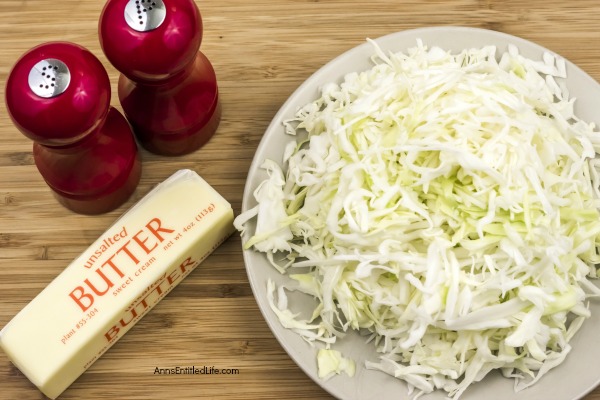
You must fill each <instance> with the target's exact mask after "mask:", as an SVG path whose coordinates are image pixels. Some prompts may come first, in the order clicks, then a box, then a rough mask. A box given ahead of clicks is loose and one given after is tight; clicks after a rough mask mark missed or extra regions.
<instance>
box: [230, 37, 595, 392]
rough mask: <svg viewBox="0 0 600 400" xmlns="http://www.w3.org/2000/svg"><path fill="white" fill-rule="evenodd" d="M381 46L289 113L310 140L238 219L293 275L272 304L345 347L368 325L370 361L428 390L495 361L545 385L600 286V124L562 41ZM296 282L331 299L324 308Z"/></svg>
mask: <svg viewBox="0 0 600 400" xmlns="http://www.w3.org/2000/svg"><path fill="white" fill-rule="evenodd" d="M373 45H374V49H375V55H374V56H373V57H372V61H373V64H374V65H373V67H372V68H370V69H369V70H366V71H363V72H356V73H350V74H347V75H346V76H345V77H344V79H343V81H342V82H341V83H330V84H327V85H325V86H323V87H322V90H321V97H320V98H318V99H317V100H315V101H314V102H311V103H310V104H307V105H305V106H303V107H302V108H300V109H299V110H298V112H297V114H296V116H295V118H294V119H293V120H290V121H286V122H285V132H286V133H287V134H292V135H295V134H296V133H302V132H304V131H305V132H306V133H308V137H307V138H306V139H303V136H301V135H298V136H297V141H296V144H295V145H293V144H290V145H288V146H286V149H285V152H284V153H285V154H284V159H283V160H281V161H282V162H283V168H282V167H280V165H279V164H278V163H277V162H275V161H273V160H268V161H266V162H265V164H264V165H263V168H265V169H266V170H267V171H268V173H269V178H268V179H267V180H265V181H264V182H263V183H262V184H261V186H260V187H259V189H257V191H256V193H255V197H256V200H257V203H258V205H257V206H256V207H255V208H253V209H251V210H248V211H246V212H245V213H243V214H242V215H240V216H239V217H238V218H237V220H236V227H237V228H238V230H240V231H242V230H244V229H245V226H246V224H247V222H248V221H250V220H251V219H253V218H256V219H257V221H258V223H257V228H256V231H254V232H248V231H247V230H246V231H245V232H244V233H243V238H244V243H245V247H246V248H253V249H255V250H257V251H260V252H264V253H265V254H266V256H267V257H268V259H269V261H270V262H271V263H272V264H273V265H274V267H275V268H277V269H278V270H279V271H280V272H281V273H284V274H290V277H291V278H292V279H290V281H289V284H288V283H286V284H285V285H283V286H281V287H280V288H276V287H275V285H274V283H273V282H272V281H269V284H268V288H267V291H268V293H269V301H270V304H271V308H272V309H273V311H275V312H276V313H277V315H278V317H279V319H280V320H281V321H282V323H283V324H284V326H286V327H287V328H289V329H293V330H294V331H295V332H297V333H298V334H300V335H302V337H303V338H304V339H305V340H307V341H308V342H309V343H314V342H315V341H320V342H325V343H326V345H327V346H328V348H329V347H332V346H335V342H336V339H340V340H341V339H342V338H343V336H344V334H345V333H346V332H348V331H350V330H357V331H360V332H361V333H362V334H364V333H365V332H367V340H370V341H371V342H372V343H373V348H374V349H375V350H376V351H377V352H378V353H380V361H379V362H366V363H365V366H366V367H367V368H370V369H376V370H380V371H383V372H385V373H388V374H390V375H392V376H395V377H397V378H400V379H403V380H404V381H406V382H407V384H408V387H409V390H410V391H411V392H413V393H415V395H416V396H419V395H421V394H423V393H430V392H432V391H434V390H443V391H445V392H447V394H448V395H449V396H450V397H451V398H453V399H455V400H456V399H458V398H459V397H460V396H461V395H462V394H463V393H464V391H465V390H466V389H467V388H468V386H469V385H470V384H472V383H474V382H477V381H480V380H481V379H483V378H484V377H485V376H486V375H487V374H488V373H489V372H490V371H492V370H499V371H501V372H502V374H503V375H504V376H506V377H512V378H515V379H516V384H515V388H516V390H520V389H523V388H525V387H527V386H530V385H531V384H533V383H535V382H537V381H538V380H539V379H540V378H541V377H542V376H543V375H544V374H545V373H546V372H547V371H548V370H550V369H552V368H554V367H556V366H557V365H559V364H560V363H561V362H562V361H563V360H564V359H565V357H566V356H567V354H568V353H569V351H570V349H571V347H570V345H569V341H570V340H571V338H572V337H573V335H574V334H575V333H576V332H577V330H578V329H579V328H580V326H581V325H582V323H583V321H584V320H585V319H586V318H588V317H589V316H590V312H589V310H588V308H587V305H586V301H587V299H589V298H591V297H597V296H598V295H600V290H599V289H598V287H597V286H596V285H595V284H594V283H593V282H592V280H593V279H595V278H597V271H596V268H595V264H597V263H599V262H600V257H599V254H598V246H599V244H600V213H599V211H598V209H599V206H600V200H599V198H600V192H599V189H598V183H599V180H598V171H597V169H598V161H596V160H595V159H594V157H595V156H596V153H597V152H598V151H599V149H600V134H599V133H598V131H597V129H596V127H595V125H594V124H591V123H587V122H585V121H582V120H580V119H579V118H578V117H577V116H576V115H575V114H574V108H573V106H574V102H575V100H574V99H571V98H569V95H568V92H567V91H566V88H564V84H563V83H562V82H561V80H560V79H559V78H564V77H565V76H566V68H565V62H564V60H561V59H557V58H556V57H555V56H553V55H551V54H544V56H543V59H542V60H540V61H535V60H530V59H527V58H525V57H523V56H522V55H520V54H519V52H518V50H517V48H516V47H514V46H509V48H508V51H507V52H505V53H502V54H499V57H497V49H496V48H495V47H493V46H487V47H483V48H473V49H466V50H464V51H461V52H458V53H452V52H449V51H446V50H443V49H441V48H439V47H432V48H428V47H427V46H425V45H424V44H423V43H422V42H421V41H417V45H416V46H415V47H413V48H411V49H409V50H408V51H407V52H404V53H402V52H398V53H384V52H383V51H382V50H381V49H380V48H379V47H378V46H377V45H376V44H375V43H374V42H373ZM285 290H299V291H301V292H303V293H306V294H308V295H310V296H312V297H314V298H315V299H316V300H317V306H316V308H315V309H314V311H313V314H312V317H311V319H310V320H300V319H299V317H298V315H297V314H294V313H293V311H290V310H289V309H288V304H287V298H286V297H285ZM275 292H277V294H278V296H277V298H278V301H277V303H276V300H275V296H274V294H275ZM324 354H328V353H324ZM321 357H325V356H324V355H322V356H321Z"/></svg>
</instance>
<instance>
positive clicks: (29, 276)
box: [0, 0, 600, 400]
mask: <svg viewBox="0 0 600 400" xmlns="http://www.w3.org/2000/svg"><path fill="white" fill-rule="evenodd" d="M103 4H104V2H103V1H98V0H97V1H90V0H88V1H83V0H60V1H55V0H53V1H50V0H2V2H1V3H0V97H1V98H2V99H3V98H4V87H5V83H6V78H7V76H8V73H9V71H10V69H11V67H12V65H13V64H14V62H15V61H16V60H17V58H18V57H19V56H20V55H21V54H22V53H23V52H25V51H26V50H28V49H29V48H31V47H33V46H35V45H37V44H39V43H42V42H45V41H54V40H67V41H72V42H76V43H79V44H81V45H83V46H85V47H87V48H88V49H90V50H91V51H92V52H94V53H95V54H96V55H97V56H98V57H99V58H100V60H101V61H102V62H103V63H104V65H105V67H106V68H107V70H108V72H109V75H110V77H111V83H112V88H113V100H112V104H113V105H114V106H115V107H117V108H119V109H120V105H119V104H118V100H117V97H116V94H115V91H116V82H117V78H118V74H117V72H116V71H115V70H114V68H113V67H112V66H111V65H110V64H109V63H108V62H107V60H106V58H105V57H104V55H103V54H102V52H101V50H100V46H99V42H98V35H97V20H98V16H99V14H100V11H101V9H102V7H103ZM197 4H198V6H199V7H200V10H201V12H202V15H203V19H204V41H203V44H202V50H203V52H204V53H205V54H206V55H207V56H208V58H209V59H210V60H211V62H212V63H213V65H214V67H215V69H216V71H217V75H218V81H219V85H220V90H221V99H222V103H223V119H222V122H221V125H220V127H219V130H218V132H217V134H216V136H215V137H214V138H213V139H212V140H211V141H210V142H209V143H208V144H207V145H206V146H205V147H203V148H202V149H200V150H199V151H197V152H195V153H193V154H190V155H186V156H182V157H176V158H166V157H160V156H155V155H152V154H149V153H147V152H145V151H142V156H143V175H142V179H141V182H140V185H139V187H138V188H137V190H136V192H135V194H134V195H133V196H132V198H131V199H130V200H129V201H128V202H127V203H126V204H125V205H123V206H122V207H120V208H119V209H118V210H116V211H114V212H111V213H108V214H105V215H101V216H93V217H89V216H80V215H76V214H74V213H71V212H69V211H67V210H66V209H64V208H62V207H61V206H60V205H59V204H58V203H57V202H56V201H55V199H54V198H53V196H52V194H51V193H50V191H49V189H48V188H47V186H46V185H45V184H44V182H43V181H42V178H41V177H40V175H39V174H38V172H37V169H36V167H35V165H34V164H33V159H32V154H31V149H32V144H31V142H30V141H29V140H28V139H26V138H25V137H24V136H22V135H21V134H20V133H18V132H17V130H16V129H15V128H14V126H13V125H12V123H11V121H10V120H9V117H8V113H7V111H6V107H5V106H4V102H3V101H2V103H1V104H2V105H1V106H0V327H2V326H4V325H5V324H6V323H7V322H8V321H9V320H10V319H11V318H12V317H13V316H14V315H15V314H16V313H17V312H18V311H19V310H20V309H21V308H22V307H24V306H25V305H26V304H27V303H28V302H29V301H30V300H31V299H32V298H33V297H34V296H35V295H36V294H37V293H38V292H39V291H40V290H41V289H42V288H44V287H45V286H46V285H47V284H48V283H49V282H50V281H51V280H52V279H53V278H54V277H55V276H56V275H57V274H59V273H60V272H61V271H62V269H63V268H64V267H65V266H66V265H67V264H68V263H69V262H70V261H71V260H72V259H73V258H74V257H76V256H77V255H79V254H80V253H81V252H82V251H83V250H85V249H86V248H87V246H88V245H89V244H91V242H92V241H93V240H95V239H96V238H97V237H98V236H99V235H100V234H101V233H102V232H103V231H104V230H105V229H106V228H107V227H108V226H109V225H110V224H111V223H112V221H114V220H115V219H116V217H117V216H119V215H120V214H121V213H122V212H124V211H125V210H126V209H127V208H128V207H129V206H131V205H132V204H133V203H134V202H135V201H136V200H138V199H139V198H141V197H142V196H143V195H144V194H145V193H146V192H147V191H148V190H149V188H151V187H152V186H154V185H156V184H157V183H159V182H161V181H162V180H163V179H165V178H166V177H167V176H169V175H171V174H172V173H173V172H174V171H176V170H178V169H181V168H191V169H194V170H195V171H197V172H198V173H199V174H200V175H202V176H203V177H204V178H205V179H206V180H207V181H208V182H209V183H210V184H211V185H213V186H214V187H215V188H216V189H217V190H218V191H219V192H220V193H221V194H222V195H223V196H225V197H226V198H227V199H228V200H229V201H230V202H231V203H232V204H233V207H234V210H235V211H236V213H237V212H239V210H240V206H241V199H242V192H243V188H244V183H245V179H246V173H247V171H248V167H249V165H250V162H251V160H252V157H253V154H254V151H255V149H256V147H257V145H258V143H259V141H260V139H261V137H262V135H263V133H264V131H265V129H266V127H267V125H268V124H269V122H270V120H271V118H272V117H273V116H274V114H275V113H276V111H277V110H278V108H279V107H280V106H281V105H282V104H283V102H284V101H285V100H286V98H287V97H288V96H289V95H290V94H291V93H292V92H293V91H294V90H295V89H296V87H297V86H298V85H300V84H301V83H302V82H303V81H304V80H305V79H307V78H308V77H309V76H310V75H311V74H312V73H313V72H314V71H315V70H317V69H318V68H319V67H321V66H322V65H323V64H325V63H326V62H328V61H329V60H331V59H332V58H334V57H335V56H337V55H339V54H340V53H342V52H344V51H346V50H349V49H350V48H352V47H355V46H357V45H359V44H361V43H363V41H364V39H365V38H367V37H378V36H382V35H385V34H388V33H392V32H396V31H401V30H405V29H410V28H417V27H425V26H439V25H462V26H473V27H480V28H487V29H492V30H497V31H502V32H506V33H509V34H513V35H517V36H520V37H523V38H525V39H528V40H531V41H534V42H537V43H538V44H540V45H542V46H545V47H548V48H550V49H552V50H553V51H555V52H557V53H559V54H561V55H563V56H564V57H566V58H568V59H570V60H571V61H573V62H575V63H576V64H578V65H579V66H580V67H581V68H583V69H584V70H585V71H586V72H587V73H589V74H590V75H591V76H592V77H594V78H595V79H596V80H599V79H600V26H599V21H600V2H598V1H597V0H587V1H586V0H579V1H564V0H528V1H523V0H450V1H440V0H438V1H414V0H406V1H401V0H397V1H391V0H390V1H382V0H370V1H348V0H346V1H342V0H321V1H319V0H257V1H252V2H249V1H247V0H206V1H198V2H197ZM187 365H195V366H208V367H215V368H218V369H221V368H236V369H239V374H237V375H205V376H198V375H190V376H185V375H179V376H157V375H154V374H153V372H154V369H155V368H156V367H159V368H170V367H173V366H187ZM590 367H592V368H594V366H590ZM40 398H43V396H42V395H41V394H40V393H39V392H38V391H37V390H36V389H35V388H34V387H33V385H32V384H30V383H29V381H28V380H27V379H26V378H25V377H24V376H23V375H22V374H21V373H20V372H19V371H18V370H17V369H16V368H15V367H13V366H12V365H11V364H10V362H9V361H8V360H7V358H6V356H5V355H4V354H3V353H2V354H0V399H11V400H13V399H21V400H23V399H40ZM61 398H63V399H188V398H190V399H191V398H196V399H212V398H215V399H216V398H218V399H293V398H298V399H328V398H331V396H329V395H328V394H327V393H326V392H325V391H323V390H322V389H321V388H320V387H319V386H318V385H317V384H316V383H314V382H312V381H311V380H310V379H309V378H308V377H307V376H306V375H305V374H304V373H303V372H302V371H301V370H300V368H299V367H298V366H296V365H295V364H294V362H293V361H292V360H291V359H290V358H289V357H288V356H287V354H286V353H285V352H284V351H283V349H282V348H281V346H280V345H279V343H278V342H277V340H276V339H275V338H274V336H273V335H272V334H271V332H270V330H269V328H268V327H267V324H266V323H265V321H264V319H263V317H262V315H261V313H260V311H259V309H258V307H257V305H256V302H255V300H254V298H253V295H252V292H251V289H250V286H249V283H248V279H247V276H246V272H245V269H244V264H243V260H242V255H241V245H240V239H239V236H238V235H234V236H233V237H231V238H230V239H229V240H228V241H227V242H226V243H225V244H223V245H222V246H221V247H220V248H219V249H218V250H217V251H215V253H214V254H213V255H212V256H211V257H210V258H209V259H207V260H206V261H205V262H204V263H203V264H202V265H201V266H200V267H199V268H198V269H197V270H196V271H195V272H193V273H192V274H191V275H190V276H189V277H188V278H187V279H186V280H185V281H184V282H183V283H181V284H180V286H179V287H177V288H176V289H175V290H174V291H173V292H172V293H171V294H169V296H168V297H167V298H166V299H164V300H163V301H162V302H161V303H160V304H159V305H158V306H157V307H156V308H155V309H154V310H153V311H152V312H151V313H150V314H149V315H147V316H146V317H145V318H144V319H143V320H142V321H141V322H139V323H138V324H137V325H136V326H135V327H134V328H133V329H132V330H131V331H130V332H129V333H128V334H127V335H126V336H125V337H124V338H122V339H121V340H120V341H119V342H118V343H117V344H116V345H115V346H114V347H113V348H112V349H110V350H109V351H108V352H107V353H106V354H105V355H104V356H103V357H102V358H101V359H100V360H99V361H97V362H96V363H95V364H94V365H93V366H92V367H91V368H90V369H89V370H88V372H86V373H85V374H84V375H83V376H82V377H81V378H80V379H78V380H77V381H76V382H75V383H74V384H73V385H72V386H71V387H70V388H69V389H68V390H67V391H66V392H65V393H64V394H63V396H62V397H61ZM585 399H586V400H600V389H597V390H596V391H594V392H592V393H591V394H589V395H588V396H587V397H585ZM534 400H535V399H534ZM551 400H555V399H551ZM558 400H560V399H558ZM563 400H566V399H563Z"/></svg>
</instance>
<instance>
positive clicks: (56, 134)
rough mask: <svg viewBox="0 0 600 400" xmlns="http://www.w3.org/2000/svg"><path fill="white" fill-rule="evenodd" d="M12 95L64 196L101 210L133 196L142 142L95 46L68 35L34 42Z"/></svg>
mask: <svg viewBox="0 0 600 400" xmlns="http://www.w3.org/2000/svg"><path fill="white" fill-rule="evenodd" d="M5 97H6V98H5V100H6V105H7V108H8V112H9V115H10V117H11V119H12V121H13V122H14V124H15V125H16V127H17V128H18V129H19V130H20V131H21V132H22V133H23V134H24V135H25V136H27V137H28V138H30V139H32V140H33V141H34V144H33V158H34V161H35V164H36V166H37V168H38V170H39V172H40V174H41V175H42V177H43V178H44V180H45V181H46V183H47V184H48V186H49V187H50V188H51V189H52V190H53V191H54V193H55V195H56V197H57V199H58V201H59V202H60V203H61V204H63V205H64V206H65V207H67V208H69V209H71V210H72V211H75V212H77V213H81V214H100V213H104V212H108V211H111V210H113V209H115V208H117V207H118V206H120V205H121V204H122V203H124V202H125V201H126V200H127V199H128V198H129V196H130V195H131V194H132V192H133V191H134V190H135V188H136V186H137V184H138V182H139V179H140V173H141V164H140V160H139V157H138V150H137V145H136V142H135V138H134V136H133V134H132V131H131V127H130V126H129V124H128V123H127V120H126V119H125V118H124V117H123V115H121V113H119V112H118V111H117V110H116V109H115V108H113V107H111V106H110V98H111V91H110V81H109V78H108V74H107V72H106V70H105V69H104V66H103V65H102V63H101V62H100V61H99V60H98V59H97V58H96V57H95V56H94V55H93V54H92V53H91V52H90V51H88V50H87V49H85V48H84V47H81V46H79V45H76V44H73V43H68V42H51V43H45V44H41V45H39V46H36V47H34V48H32V49H31V50H29V51H28V52H26V53H25V54H24V55H23V56H21V58H20V59H19V60H18V61H17V62H16V64H15V66H14V67H13V69H12V71H11V73H10V74H9V77H8V80H7V84H6V96H5Z"/></svg>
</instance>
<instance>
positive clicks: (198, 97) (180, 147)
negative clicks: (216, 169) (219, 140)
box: [99, 0, 221, 156]
mask: <svg viewBox="0 0 600 400" xmlns="http://www.w3.org/2000/svg"><path fill="white" fill-rule="evenodd" d="M202 32H203V29H202V19H201V16H200V12H199V10H198V7H197V6H196V4H195V3H194V1H193V0H109V1H108V2H107V3H106V5H105V7H104V9H103V11H102V14H101V16H100V22H99V36H100V44H101V46H102V49H103V51H104V53H105V54H106V57H107V58H108V60H109V61H110V62H111V63H112V64H113V66H114V67H115V68H116V69H117V70H119V71H120V72H121V76H120V79H119V99H120V101H121V105H122V107H123V110H124V112H125V116H126V117H127V119H128V120H129V122H130V123H131V125H132V126H133V130H134V133H135V134H136V136H137V137H138V140H139V142H140V143H141V144H142V146H144V147H145V148H146V149H148V150H149V151H151V152H153V153H156V154H161V155H170V156H175V155H182V154H187V153H191V152H193V151H195V150H197V149H198V148H200V147H201V146H202V145H204V144H205V143H206V142H207V141H208V140H209V139H210V138H211V137H212V135H213V134H214V133H215V131H216V129H217V127H218V125H219V121H220V116H221V109H220V103H219V96H218V87H217V79H216V75H215V71H214V69H213V67H212V65H211V63H210V62H209V60H208V59H207V58H206V56H204V54H202V53H201V52H200V51H199V48H200V44H201V42H202Z"/></svg>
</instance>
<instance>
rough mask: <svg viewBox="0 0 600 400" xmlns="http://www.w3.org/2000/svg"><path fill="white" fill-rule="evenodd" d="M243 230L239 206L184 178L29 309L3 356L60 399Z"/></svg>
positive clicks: (156, 193) (128, 218)
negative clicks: (236, 219) (237, 218)
mask: <svg viewBox="0 0 600 400" xmlns="http://www.w3.org/2000/svg"><path fill="white" fill-rule="evenodd" d="M233 230H234V228H233V210H232V208H231V205H230V204H229V203H228V202H227V201H226V200H225V199H224V198H223V197H221V195H219V193H217V191H215V190H214V189H213V188H212V187H211V186H210V185H209V184H208V183H206V182H205V181H204V180H203V179H202V178H201V177H200V176H198V175H197V174H196V173H195V172H193V171H190V170H181V171H178V172H176V173H175V174H174V175H172V176H171V177H170V178H168V179H167V180H166V181H164V182H163V183H161V184H160V185H158V186H157V187H156V188H154V189H153V190H152V191H151V192H150V193H148V195H146V196H145V197H144V198H143V199H142V200H140V201H139V202H138V203H137V204H136V205H134V206H133V207H132V208H131V209H130V210H129V211H128V212H127V213H125V214H124V215H123V216H122V217H121V218H119V219H118V220H117V221H116V222H115V224H113V225H112V227H110V228H109V229H108V230H107V231H106V232H105V233H104V234H103V235H102V236H101V237H100V238H99V239H98V240H96V242H94V243H93V244H92V245H91V246H90V247H89V248H88V249H87V250H86V251H85V252H84V253H83V254H81V255H80V256H79V257H78V258H77V259H75V260H74V261H73V262H72V263H71V264H70V265H69V266H68V267H67V268H66V269H65V270H64V271H63V272H62V273H61V274H60V275H58V277H56V279H54V280H53V281H52V282H51V283H50V284H49V285H48V286H47V287H46V288H45V289H44V290H43V291H42V292H41V293H40V294H39V295H38V296H37V297H36V298H35V299H33V300H32V301H31V303H29V304H28V305H27V306H25V308H23V310H21V312H19V313H18V314H17V315H16V316H15V317H14V318H13V319H12V320H11V321H10V322H9V323H8V324H7V325H6V326H5V327H4V329H2V331H0V347H1V348H2V349H3V350H4V351H5V352H6V354H7V355H8V358H9V359H10V360H11V361H12V362H13V363H14V364H15V365H16V366H17V367H18V368H19V369H20V370H21V371H22V372H23V373H24V374H25V376H27V378H29V380H30V381H31V382H32V383H33V384H34V385H36V386H37V387H38V388H39V389H40V390H41V391H42V393H44V394H45V395H46V396H48V397H50V398H51V399H55V398H56V397H58V396H59V395H60V394H61V393H62V392H63V391H64V390H65V389H66V388H67V387H69V385H71V383H73V382H74V381H75V380H76V379H77V378H78V377H79V376H80V375H81V374H82V373H83V372H84V371H85V370H86V369H87V368H88V367H89V366H90V365H91V364H92V363H93V362H94V361H95V360H96V359H98V358H99V357H100V356H101V355H102V354H103V353H104V352H105V351H106V350H107V349H108V348H109V347H110V346H112V345H113V344H114V343H115V342H116V341H117V340H118V339H119V338H120V337H121V336H123V335H124V334H125V333H126V332H127V331H128V330H129V329H130V328H131V327H132V326H133V325H134V324H135V323H136V322H137V321H139V319H140V318H142V317H143V316H144V315H145V314H146V313H147V312H148V311H149V310H150V309H152V307H154V305H156V304H157V303H158V302H159V301H160V300H161V299H162V298H163V297H164V296H165V295H166V294H167V293H169V291H170V290H171V289H173V288H174V287H175V286H176V285H177V284H178V283H179V282H181V280H182V279H183V278H185V276H186V275H188V274H189V273H190V272H191V271H192V270H193V269H194V268H195V267H196V266H197V265H198V264H199V263H200V262H202V261H203V260H204V259H205V258H206V257H207V256H208V255H209V254H211V253H212V252H213V250H215V249H216V248H217V247H218V246H219V245H220V244H221V243H222V242H223V241H225V240H226V239H227V238H228V237H229V236H230V235H231V234H232V233H233Z"/></svg>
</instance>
